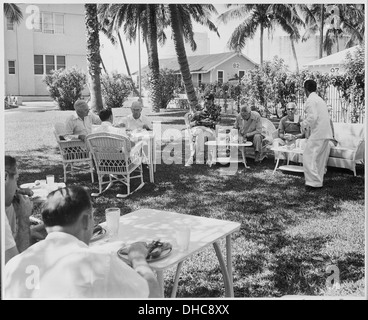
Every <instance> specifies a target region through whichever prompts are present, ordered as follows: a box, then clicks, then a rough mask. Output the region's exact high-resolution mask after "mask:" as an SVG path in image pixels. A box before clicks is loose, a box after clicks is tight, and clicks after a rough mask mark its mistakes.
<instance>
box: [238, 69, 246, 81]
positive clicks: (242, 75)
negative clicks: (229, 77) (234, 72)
mask: <svg viewBox="0 0 368 320" xmlns="http://www.w3.org/2000/svg"><path fill="white" fill-rule="evenodd" d="M238 75H239V79H240V80H241V79H242V78H243V77H244V75H245V70H239V74H238Z"/></svg>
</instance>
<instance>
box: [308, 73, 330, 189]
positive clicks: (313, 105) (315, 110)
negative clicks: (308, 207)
mask: <svg viewBox="0 0 368 320" xmlns="http://www.w3.org/2000/svg"><path fill="white" fill-rule="evenodd" d="M304 90H305V94H306V96H307V101H306V103H305V114H306V118H305V120H304V121H302V123H301V126H302V128H304V131H306V132H308V131H309V132H310V135H309V137H308V139H307V143H306V146H305V149H304V153H303V169H304V177H305V185H306V190H307V191H311V190H315V189H317V188H321V187H322V186H323V176H324V174H325V172H326V166H327V161H328V157H329V154H330V149H331V144H330V140H331V139H332V138H333V136H332V129H331V125H330V117H329V114H328V108H327V105H326V103H325V102H324V101H323V99H322V98H321V97H319V96H318V95H317V93H316V90H317V84H316V82H315V81H314V80H306V81H305V82H304Z"/></svg>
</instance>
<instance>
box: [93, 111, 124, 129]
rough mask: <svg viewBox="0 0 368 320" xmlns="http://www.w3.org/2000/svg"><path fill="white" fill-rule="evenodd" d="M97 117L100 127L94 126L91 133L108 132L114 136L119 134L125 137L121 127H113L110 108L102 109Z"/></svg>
mask: <svg viewBox="0 0 368 320" xmlns="http://www.w3.org/2000/svg"><path fill="white" fill-rule="evenodd" d="M98 116H99V117H100V120H101V125H100V126H95V129H93V133H96V132H109V133H114V134H120V135H124V136H125V129H124V127H122V126H119V127H118V126H114V125H113V123H114V115H113V114H112V110H111V108H106V109H102V110H101V111H100V112H99V114H98Z"/></svg>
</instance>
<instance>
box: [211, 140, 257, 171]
mask: <svg viewBox="0 0 368 320" xmlns="http://www.w3.org/2000/svg"><path fill="white" fill-rule="evenodd" d="M205 145H207V146H208V147H209V153H210V155H211V160H210V163H209V165H210V166H211V165H212V164H213V163H216V162H221V163H228V162H239V159H238V157H236V159H235V160H234V159H232V158H231V154H232V152H231V151H232V150H231V149H232V148H236V149H239V148H240V151H241V153H242V158H243V164H244V167H245V168H246V169H249V167H248V166H247V159H246V157H245V147H251V146H252V145H253V143H252V142H250V141H247V142H225V141H207V142H206V143H205ZM218 147H230V157H218V156H217V149H218Z"/></svg>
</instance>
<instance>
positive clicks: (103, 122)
mask: <svg viewBox="0 0 368 320" xmlns="http://www.w3.org/2000/svg"><path fill="white" fill-rule="evenodd" d="M142 108H143V105H142V103H141V102H140V101H134V102H133V103H132V105H131V107H130V109H131V112H132V114H130V115H128V116H127V117H124V118H123V120H122V121H121V122H120V123H117V124H114V118H113V113H112V110H111V109H110V108H106V109H102V110H101V111H100V113H99V115H98V116H97V115H96V114H94V113H93V112H90V110H89V106H88V104H87V102H85V101H84V100H78V101H76V102H75V103H74V109H75V112H76V113H75V114H73V115H71V116H70V117H69V118H68V119H67V120H66V123H65V129H66V130H65V134H64V135H63V138H64V139H80V140H82V141H85V139H86V136H87V135H88V134H90V133H92V132H110V133H117V134H123V132H124V131H122V130H120V129H119V128H125V129H126V130H130V131H132V130H137V129H144V130H152V122H151V121H150V120H149V119H148V118H147V117H146V116H144V115H143V114H142ZM96 125H98V127H97V128H96V129H95V130H92V128H93V126H96Z"/></svg>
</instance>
